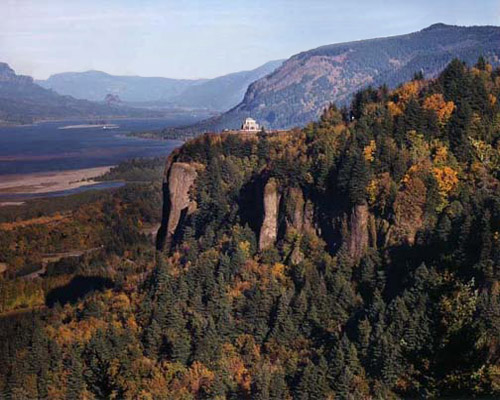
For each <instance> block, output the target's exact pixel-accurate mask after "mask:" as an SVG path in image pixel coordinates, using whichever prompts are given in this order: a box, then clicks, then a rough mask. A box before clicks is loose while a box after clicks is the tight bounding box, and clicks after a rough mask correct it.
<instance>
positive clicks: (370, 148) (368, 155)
mask: <svg viewBox="0 0 500 400" xmlns="http://www.w3.org/2000/svg"><path fill="white" fill-rule="evenodd" d="M375 151H377V144H376V143H375V140H370V143H369V144H368V145H367V146H365V148H364V149H363V154H364V156H365V160H366V161H370V162H372V161H373V160H374V159H375Z"/></svg>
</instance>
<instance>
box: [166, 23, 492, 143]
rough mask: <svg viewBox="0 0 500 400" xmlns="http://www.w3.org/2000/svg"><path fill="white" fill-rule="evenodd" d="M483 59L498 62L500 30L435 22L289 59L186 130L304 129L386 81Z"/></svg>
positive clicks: (431, 74)
mask: <svg viewBox="0 0 500 400" xmlns="http://www.w3.org/2000/svg"><path fill="white" fill-rule="evenodd" d="M481 55H483V56H484V57H485V58H486V59H487V60H488V61H489V62H491V63H492V64H493V65H498V64H499V56H500V27H494V26H473V27H459V26H450V25H445V24H435V25H431V26H429V27H428V28H426V29H423V30H421V31H418V32H415V33H410V34H406V35H400V36H393V37H387V38H379V39H371V40H361V41H355V42H348V43H340V44H332V45H328V46H323V47H319V48H317V49H313V50H309V51H305V52H303V53H300V54H297V55H295V56H293V57H291V58H290V59H288V60H286V61H285V62H284V63H283V64H282V65H281V67H279V68H277V69H276V70H275V71H274V72H273V73H271V74H269V75H267V76H265V77H263V78H261V79H259V80H258V81H256V82H254V83H252V84H251V85H250V87H249V88H248V91H247V92H246V94H245V97H244V99H243V100H242V102H241V103H240V104H238V105H237V106H236V107H234V108H233V109H231V110H230V111H228V112H226V113H224V114H222V115H221V116H218V117H214V118H212V119H209V120H206V121H203V122H200V123H198V124H196V125H193V126H191V127H188V128H185V129H183V132H184V133H185V134H194V133H200V132H203V131H211V130H221V129H224V128H237V127H238V126H239V124H240V123H241V121H242V119H243V118H245V117H247V116H251V117H253V118H256V119H257V120H258V121H259V122H260V123H261V124H262V125H264V126H266V127H268V128H289V127H292V126H297V125H299V126H300V125H304V124H306V123H307V122H309V121H312V120H314V119H316V118H317V117H318V116H319V114H320V113H321V111H322V110H323V109H324V108H325V107H326V106H327V105H328V104H329V103H331V102H335V103H337V104H346V103H348V102H349V101H350V99H351V96H352V94H353V93H355V92H356V91H358V90H359V89H361V88H363V87H366V86H369V85H372V86H378V85H381V84H384V83H385V84H387V85H388V86H389V87H391V88H392V87H395V86H397V85H398V84H400V83H402V82H404V81H406V80H408V79H410V78H411V77H412V76H413V74H414V73H415V72H423V74H424V76H425V77H426V78H432V77H435V76H437V75H438V74H439V73H440V71H442V70H443V69H444V67H445V66H446V65H447V64H448V63H449V62H450V61H451V60H452V59H453V58H460V59H461V60H464V61H465V62H467V63H469V64H473V63H475V62H476V61H477V59H478V57H479V56H481ZM164 133H165V134H168V132H164ZM179 133H180V132H177V134H179Z"/></svg>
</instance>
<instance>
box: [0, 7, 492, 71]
mask: <svg viewBox="0 0 500 400" xmlns="http://www.w3.org/2000/svg"><path fill="white" fill-rule="evenodd" d="M435 22H445V23H449V24H457V25H500V0H418V1H417V0H414V1H411V2H410V1H405V0H397V1H393V0H385V1H379V0H360V1H356V0H342V1H337V0H173V1H170V0H0V61H5V62H8V63H9V64H10V65H11V66H12V67H13V68H14V69H15V70H16V71H17V72H18V73H23V74H28V75H32V76H34V77H36V78H46V77H47V76H49V75H50V74H53V73H57V72H64V71H85V70H89V69H97V70H102V71H106V72H109V73H112V74H121V75H143V76H166V77H172V78H200V77H206V78H209V77H214V76H218V75H223V74H225V73H229V72H235V71H240V70H245V69H252V68H254V67H257V66H259V65H261V64H263V63H264V62H266V61H269V60H275V59H280V58H287V57H289V56H291V55H293V54H295V53H298V52H300V51H304V50H308V49H311V48H314V47H318V46H321V45H325V44H330V43H338V42H344V41H350V40H357V39H366V38H372V37H380V36H389V35H396V34H402V33H408V32H412V31H416V30H419V29H422V28H424V27H426V26H428V25H430V24H433V23H435Z"/></svg>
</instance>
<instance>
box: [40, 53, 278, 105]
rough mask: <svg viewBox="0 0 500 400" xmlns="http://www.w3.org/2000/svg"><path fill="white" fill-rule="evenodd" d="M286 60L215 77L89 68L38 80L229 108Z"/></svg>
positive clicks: (71, 90)
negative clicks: (131, 73)
mask: <svg viewBox="0 0 500 400" xmlns="http://www.w3.org/2000/svg"><path fill="white" fill-rule="evenodd" d="M282 62H283V61H282V60H278V61H270V62H268V63H266V64H264V65H262V66H260V67H258V68H256V69H254V70H250V71H241V72H235V73H232V74H228V75H224V76H220V77H217V78H213V79H192V80H190V79H171V78H160V77H141V76H115V75H110V74H107V73H105V72H101V71H87V72H64V73H60V74H55V75H52V76H50V77H49V78H48V79H47V80H45V81H37V83H38V84H40V85H41V86H43V87H45V88H47V89H52V90H55V91H56V92H58V93H60V94H63V95H70V96H73V97H75V98H80V99H86V100H92V101H102V100H103V99H104V98H105V97H106V96H107V95H108V94H112V95H118V96H119V97H120V99H121V100H122V101H124V102H127V103H130V104H133V105H136V106H137V105H144V106H153V105H154V106H164V107H172V108H176V107H182V108H190V109H210V110H215V111H226V110H228V109H229V108H231V107H234V106H235V105H236V104H238V103H239V102H240V101H241V100H242V99H243V96H244V94H245V92H246V90H247V88H248V86H249V85H250V84H251V83H252V82H254V81H256V80H258V79H260V78H262V77H263V76H265V75H267V74H269V73H271V72H272V71H274V70H275V69H276V68H277V67H279V66H280V65H281V63H282ZM141 103H142V104H141Z"/></svg>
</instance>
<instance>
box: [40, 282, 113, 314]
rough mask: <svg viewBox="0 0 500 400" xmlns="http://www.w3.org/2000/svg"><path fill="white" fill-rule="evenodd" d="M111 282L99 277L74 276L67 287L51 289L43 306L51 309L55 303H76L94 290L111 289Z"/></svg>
mask: <svg viewBox="0 0 500 400" xmlns="http://www.w3.org/2000/svg"><path fill="white" fill-rule="evenodd" d="M112 286H113V281H112V280H111V279H108V278H103V277H100V276H80V275H79V276H75V277H74V278H73V279H72V280H71V281H70V282H69V283H68V284H67V285H64V286H61V287H58V288H55V289H52V290H51V291H50V292H48V293H47V296H46V297H45V304H46V305H47V306H48V307H53V306H54V305H55V304H56V303H60V304H61V305H65V304H66V303H71V304H73V303H76V302H77V301H78V300H79V299H81V298H83V297H85V296H86V295H87V294H89V293H91V292H94V291H96V290H103V289H107V288H111V287H112Z"/></svg>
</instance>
